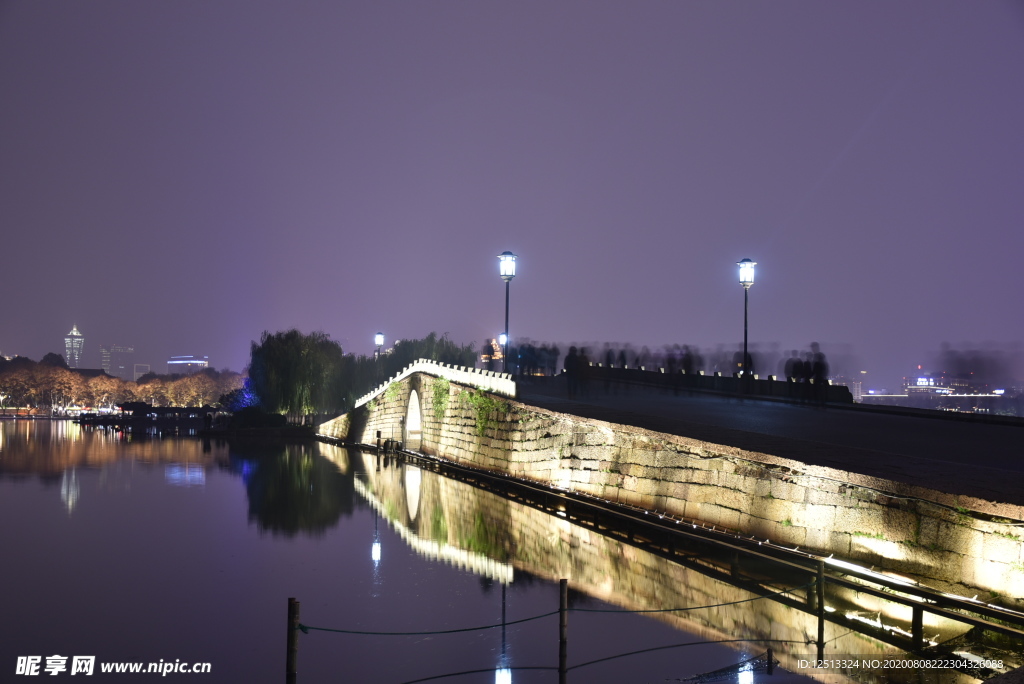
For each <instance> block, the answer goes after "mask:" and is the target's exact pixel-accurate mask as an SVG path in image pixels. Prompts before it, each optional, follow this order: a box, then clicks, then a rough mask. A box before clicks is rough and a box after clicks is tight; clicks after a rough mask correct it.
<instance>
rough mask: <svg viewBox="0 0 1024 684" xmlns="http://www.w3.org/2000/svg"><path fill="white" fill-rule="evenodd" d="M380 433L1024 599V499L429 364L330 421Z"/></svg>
mask: <svg viewBox="0 0 1024 684" xmlns="http://www.w3.org/2000/svg"><path fill="white" fill-rule="evenodd" d="M414 393H415V396H416V399H415V400H414V401H413V403H418V405H419V410H418V413H419V416H418V419H417V420H414V421H411V420H410V415H409V414H410V405H411V402H410V400H411V399H412V397H413V394H414ZM410 422H417V423H418V424H419V425H418V426H419V428H420V430H419V431H418V432H417V434H415V435H412V434H409V430H408V429H407V428H408V425H409V424H410ZM377 431H380V433H381V437H382V438H383V439H389V438H390V439H395V440H399V441H403V442H405V443H406V446H408V447H410V448H414V449H416V450H418V451H421V452H423V453H427V454H432V455H436V456H440V457H442V458H446V459H449V460H452V461H455V462H458V463H463V464H466V465H470V466H473V467H477V468H483V469H486V470H492V471H498V472H503V473H508V474H511V475H514V476H516V477H521V478H524V479H528V480H534V481H537V482H541V483H544V484H548V485H553V486H556V487H561V488H564V489H567V490H573V491H577V492H583V493H586V494H590V495H593V496H596V497H599V498H602V499H605V500H608V501H612V502H618V503H623V504H628V505H632V506H637V507H640V508H644V509H648V510H652V511H661V512H665V513H669V514H672V515H677V516H682V517H685V518H688V519H692V520H697V521H701V522H704V523H708V524H713V525H716V526H719V527H724V528H727V529H730V530H735V531H737V532H740V533H742V534H744V535H753V536H756V537H758V538H765V539H770V540H771V541H772V542H775V543H778V544H783V545H789V546H794V547H796V546H799V547H800V548H801V549H804V550H809V551H816V552H820V553H823V554H825V555H828V554H835V555H836V556H838V557H840V558H844V559H847V560H851V561H857V562H861V563H864V564H867V565H873V566H876V568H883V569H887V570H891V571H895V572H899V573H905V574H910V575H917V576H923V577H928V578H930V579H931V580H934V582H933V583H939V584H942V583H946V584H947V585H948V586H949V588H950V590H952V591H954V592H955V593H970V594H974V593H978V590H983V591H985V592H989V594H983V595H982V596H981V597H980V598H982V599H984V598H986V597H988V596H989V595H998V596H1000V597H1002V600H1009V601H1011V602H1013V601H1015V600H1024V531H1022V528H1021V527H1018V526H1017V525H1019V524H1020V521H1021V520H1024V511H1022V510H1021V507H1020V506H1012V505H1005V504H998V503H993V502H988V501H983V500H979V499H973V498H969V497H959V496H956V495H953V494H947V493H943V492H937V491H933V490H928V489H924V488H920V487H914V486H911V485H907V484H903V483H899V482H893V481H888V480H881V479H879V478H873V477H868V476H864V475H859V474H856V473H851V472H845V471H840V470H836V469H832V468H824V467H818V466H809V465H806V464H803V463H800V462H797V461H792V460H788V459H784V458H779V457H777V456H773V455H771V454H764V453H757V452H752V451H747V450H743V449H738V448H734V447H729V446H724V445H719V444H713V443H709V442H701V441H698V440H694V439H689V438H687V437H684V436H678V435H670V434H665V433H657V432H652V431H649V430H644V429H641V428H635V427H631V426H625V425H617V424H612V423H605V422H602V421H597V420H591V419H584V418H580V417H578V416H573V415H570V414H561V413H556V412H553V411H548V410H546V409H541V408H537V407H533V406H529V405H526V404H523V403H520V402H517V401H514V400H512V399H509V398H508V397H504V396H500V395H494V394H490V393H487V392H483V391H481V390H478V389H475V388H470V387H467V386H464V385H459V384H457V383H454V382H451V381H449V380H447V379H444V378H438V377H436V376H432V375H428V374H425V373H415V374H412V375H409V376H408V377H405V378H404V379H402V380H401V381H399V382H396V383H392V384H391V385H390V386H389V387H388V388H387V389H385V390H384V391H382V392H380V393H379V394H378V395H377V396H376V397H375V398H374V399H373V400H371V401H369V402H367V403H366V404H365V405H363V406H362V407H360V408H359V409H356V410H354V411H352V412H351V413H350V414H346V415H345V416H341V417H339V418H337V419H335V420H333V421H330V422H328V423H325V424H324V425H322V426H321V428H320V433H321V435H323V436H325V437H328V438H334V439H340V440H344V441H349V442H353V443H364V444H373V443H375V441H376V435H377ZM410 438H412V442H410Z"/></svg>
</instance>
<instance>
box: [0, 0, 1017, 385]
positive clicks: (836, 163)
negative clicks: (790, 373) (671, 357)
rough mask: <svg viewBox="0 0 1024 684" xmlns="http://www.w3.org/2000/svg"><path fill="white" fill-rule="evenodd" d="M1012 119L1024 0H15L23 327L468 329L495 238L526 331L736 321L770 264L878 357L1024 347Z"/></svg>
mask: <svg viewBox="0 0 1024 684" xmlns="http://www.w3.org/2000/svg"><path fill="white" fill-rule="evenodd" d="M1022 122H1024V4H1022V3H1021V2H1019V1H999V0H987V1H985V2H960V1H958V2H940V1H937V0H920V1H916V0H915V1H903V0H895V1H893V0H884V1H880V2H865V1H858V2H855V3H838V2H833V3H820V2H811V1H801V2H785V1H781V2H772V3H754V2H696V1H690V0H677V1H675V2H654V1H647V2H640V3H636V2H624V1H623V2H594V1H592V0H585V1H575V0H574V1H567V0H542V1H531V0H519V1H517V2H511V3H478V2H469V1H464V2H445V1H429V0H427V1H416V2H413V1H408V2H392V1H387V0H383V1H382V0H368V1H365V2H364V1H346V2H305V1H299V2H261V3H253V2H250V1H248V0H244V1H241V0H239V1H225V0H217V1H214V2H211V1H209V0H202V1H197V0H176V1H175V2H160V3H157V2H134V1H132V0H123V1H113V0H90V1H89V2H71V1H59V0H53V1H49V2H37V1H33V0H6V1H4V2H2V4H0V224H2V238H0V239H2V242H0V247H2V253H3V256H4V258H3V262H2V263H3V268H2V269H0V283H2V292H3V294H2V297H3V299H2V310H3V316H2V324H0V351H2V352H3V353H4V354H8V355H10V354H22V355H25V356H29V357H31V358H34V359H39V358H40V357H42V355H43V354H45V353H47V352H50V351H54V352H60V353H63V348H62V344H63V336H64V334H65V333H66V332H67V331H68V330H70V329H71V326H72V325H73V324H77V326H78V327H79V329H80V330H81V331H82V332H83V333H84V335H85V337H86V344H87V347H86V358H85V362H86V363H85V365H88V366H91V367H97V366H99V349H98V345H100V344H126V345H134V346H135V348H136V361H137V362H142V363H145V362H148V363H151V364H152V365H153V367H154V370H157V371H159V372H163V371H164V369H165V366H164V361H166V358H167V356H168V355H172V354H200V355H209V356H210V359H211V363H212V364H213V365H215V366H216V367H218V368H222V367H230V368H232V369H234V370H241V369H242V368H243V367H244V366H245V364H246V363H247V361H248V348H249V343H250V341H251V340H253V339H257V338H258V337H259V335H260V333H261V332H262V331H263V330H271V331H275V330H281V329H286V328H289V327H298V328H299V329H301V330H303V331H306V332H309V331H312V330H323V331H325V332H327V333H328V334H330V336H331V337H332V338H333V339H336V340H340V341H341V342H342V344H343V346H344V348H345V350H346V351H349V352H355V353H359V354H365V353H369V352H370V351H371V350H372V336H373V333H374V332H376V331H377V330H381V331H383V332H384V333H385V334H386V335H387V337H388V340H389V341H392V340H394V339H395V338H405V337H418V336H422V335H424V334H426V333H428V332H430V331H432V330H434V331H437V332H438V333H439V334H440V333H445V332H447V333H448V334H449V336H450V337H451V338H452V339H454V340H455V341H457V342H461V343H473V344H474V345H476V346H479V344H480V342H481V341H482V340H483V339H484V338H485V337H493V336H496V335H497V333H498V332H500V330H501V327H502V320H503V314H504V308H503V307H504V286H503V284H502V282H501V280H500V279H499V277H498V272H497V259H496V258H495V256H496V255H497V254H498V253H499V252H502V251H504V250H511V251H513V252H515V253H516V254H518V255H519V269H518V276H517V277H516V279H515V280H514V281H513V282H512V316H511V331H512V334H513V336H528V337H531V338H533V339H536V340H541V341H546V340H557V341H561V342H570V341H574V340H587V341H590V340H609V341H620V342H626V341H630V342H634V343H639V344H662V343H665V342H678V343H683V344H685V343H689V344H698V345H701V346H709V345H714V344H716V343H723V344H728V345H730V346H733V345H736V344H737V343H740V342H741V341H742V335H743V328H742V321H743V290H742V288H741V287H740V286H739V284H738V283H737V277H736V268H735V262H736V261H738V260H740V259H742V258H745V257H749V258H751V259H754V260H755V261H757V262H758V264H759V266H758V273H757V283H756V284H755V285H754V287H753V288H752V289H751V291H750V301H751V304H750V306H751V309H750V329H751V333H750V337H751V342H752V343H755V342H756V343H759V344H762V345H767V344H771V343H778V344H779V345H780V349H781V350H787V349H790V348H796V349H806V348H807V346H808V344H809V343H810V342H812V341H819V342H822V343H823V344H824V345H826V351H828V350H829V349H830V348H831V349H835V348H836V345H838V344H843V343H847V344H849V345H851V347H852V349H853V351H854V352H855V353H856V354H857V355H858V356H859V357H860V359H861V363H862V366H863V368H862V369H863V370H867V371H868V372H869V376H868V377H869V378H871V379H873V380H875V381H877V382H883V383H884V382H889V379H890V378H894V377H897V376H899V375H902V374H903V372H907V371H909V370H910V368H911V367H912V365H913V364H917V363H922V362H926V361H927V357H928V355H929V354H930V353H931V352H934V351H936V350H937V349H938V348H939V345H940V344H941V343H942V342H950V343H952V344H953V345H954V346H960V345H965V344H967V343H973V344H975V345H980V344H982V343H984V342H986V341H991V342H992V343H995V344H997V345H999V347H1000V348H1002V349H1011V348H1013V345H1014V344H1017V345H1019V341H1020V340H1024V318H1022V315H1021V304H1020V302H1021V297H1020V295H1019V292H1020V291H1021V273H1020V269H1018V268H1017V267H1016V266H1014V264H1013V262H1012V259H1015V258H1017V257H1020V256H1022V255H1024V231H1022V229H1024V220H1022V219H1024V124H1022ZM1007 259H1010V260H1011V261H1010V262H1009V264H1008V263H1007V261H1006V260H1007ZM828 345H831V347H829V346H828ZM1018 348H1019V347H1018Z"/></svg>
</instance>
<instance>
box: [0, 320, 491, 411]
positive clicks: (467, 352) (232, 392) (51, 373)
mask: <svg viewBox="0 0 1024 684" xmlns="http://www.w3.org/2000/svg"><path fill="white" fill-rule="evenodd" d="M421 358H422V359H432V360H434V361H438V362H441V363H452V364H456V365H461V366H469V367H472V366H473V365H474V364H475V362H476V353H475V351H474V350H473V348H472V345H464V346H463V345H459V344H456V343H455V342H452V341H451V340H449V339H448V337H447V336H446V335H442V336H440V337H439V336H438V335H437V333H433V332H432V333H430V334H429V335H427V336H426V337H424V338H422V339H414V340H399V341H397V342H395V344H394V345H393V346H392V347H391V348H390V349H388V350H387V351H386V352H384V353H382V354H381V355H380V357H377V356H375V355H371V356H355V355H353V354H345V353H344V352H343V350H342V348H341V345H340V344H339V343H338V342H336V341H334V340H332V339H330V336H328V335H327V334H326V333H323V332H313V333H308V334H307V333H302V332H300V331H298V330H294V329H293V330H286V331H281V332H276V333H270V332H264V333H263V335H262V336H261V337H260V340H259V341H258V342H256V341H254V342H253V343H252V345H251V347H250V360H249V367H248V368H247V369H246V374H241V373H235V372H232V371H227V370H225V371H216V370H213V369H204V370H202V371H199V372H197V373H193V374H191V375H157V374H156V373H149V374H147V375H144V376H142V377H140V378H139V379H138V381H136V382H128V381H125V380H122V379H120V378H116V377H112V376H110V375H106V374H99V375H96V374H92V373H83V372H80V371H78V370H76V369H73V368H68V367H67V364H66V363H65V362H64V359H63V357H61V356H60V355H59V354H47V355H46V356H44V357H43V359H42V360H41V361H33V360H31V359H28V358H25V357H21V356H19V357H15V358H14V359H12V360H10V361H8V360H6V359H3V358H2V357H0V407H3V408H7V407H19V408H30V409H49V410H50V412H51V413H54V414H64V413H67V411H68V409H69V408H71V407H73V406H77V407H90V408H93V409H113V408H115V407H117V406H120V405H123V404H125V403H127V402H135V401H140V402H145V403H147V404H151V405H153V406H179V407H188V406H216V405H218V404H219V405H222V406H223V407H224V408H226V409H228V410H231V411H239V410H241V409H245V408H252V409H257V410H262V411H264V412H266V413H278V414H284V415H287V416H289V417H290V418H291V419H292V420H293V421H294V420H304V419H306V418H314V417H316V416H325V415H337V414H339V413H343V412H345V411H347V410H348V409H349V408H351V406H352V405H353V403H354V402H355V400H356V399H357V398H358V397H360V396H362V395H363V394H366V393H367V392H369V391H370V390H371V389H373V387H375V386H376V385H377V384H379V383H381V382H383V381H384V380H386V379H387V378H388V377H390V376H393V375H395V374H397V373H398V372H400V371H401V370H402V369H403V368H405V367H406V366H408V365H409V364H411V363H412V362H413V361H416V360H417V359H421Z"/></svg>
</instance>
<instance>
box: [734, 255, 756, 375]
mask: <svg viewBox="0 0 1024 684" xmlns="http://www.w3.org/2000/svg"><path fill="white" fill-rule="evenodd" d="M736 265H737V266H739V267H740V285H742V286H743V382H744V386H745V385H746V383H747V382H748V380H747V375H748V371H749V370H750V369H749V368H748V367H747V359H748V358H749V357H748V356H747V307H748V299H749V294H750V286H751V285H753V284H754V267H755V266H757V262H756V261H751V260H750V259H744V260H743V261H737V262H736Z"/></svg>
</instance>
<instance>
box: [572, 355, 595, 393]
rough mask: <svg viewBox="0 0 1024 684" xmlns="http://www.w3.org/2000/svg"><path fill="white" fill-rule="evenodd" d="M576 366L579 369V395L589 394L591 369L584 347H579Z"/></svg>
mask: <svg viewBox="0 0 1024 684" xmlns="http://www.w3.org/2000/svg"><path fill="white" fill-rule="evenodd" d="M576 367H577V368H578V369H579V373H578V375H579V390H580V396H582V397H589V396H590V376H591V375H592V371H593V369H592V368H591V367H590V358H589V357H588V356H587V349H586V347H580V355H579V358H578V359H577V361H576Z"/></svg>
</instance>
